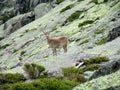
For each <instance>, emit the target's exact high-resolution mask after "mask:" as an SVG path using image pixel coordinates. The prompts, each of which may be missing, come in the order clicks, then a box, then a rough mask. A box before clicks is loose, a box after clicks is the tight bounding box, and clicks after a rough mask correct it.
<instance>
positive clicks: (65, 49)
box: [63, 44, 67, 53]
mask: <svg viewBox="0 0 120 90" xmlns="http://www.w3.org/2000/svg"><path fill="white" fill-rule="evenodd" d="M63 49H64V53H66V52H67V44H66V45H64V46H63Z"/></svg>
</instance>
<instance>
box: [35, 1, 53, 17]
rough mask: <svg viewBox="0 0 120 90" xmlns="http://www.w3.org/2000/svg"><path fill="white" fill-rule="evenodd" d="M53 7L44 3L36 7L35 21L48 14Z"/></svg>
mask: <svg viewBox="0 0 120 90" xmlns="http://www.w3.org/2000/svg"><path fill="white" fill-rule="evenodd" d="M52 8H53V7H52V5H51V4H50V3H42V4H39V5H37V6H36V7H35V10H34V12H35V19H38V18H40V17H42V16H43V15H45V14H46V13H48V12H49V11H50V10H51V9H52Z"/></svg>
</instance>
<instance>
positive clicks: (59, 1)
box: [56, 0, 65, 4]
mask: <svg viewBox="0 0 120 90" xmlns="http://www.w3.org/2000/svg"><path fill="white" fill-rule="evenodd" d="M63 1H65V0H56V4H60V3H62V2H63Z"/></svg>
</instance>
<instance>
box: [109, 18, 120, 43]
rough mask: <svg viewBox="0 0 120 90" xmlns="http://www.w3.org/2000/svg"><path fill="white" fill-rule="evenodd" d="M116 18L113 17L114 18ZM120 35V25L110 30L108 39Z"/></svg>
mask: <svg viewBox="0 0 120 90" xmlns="http://www.w3.org/2000/svg"><path fill="white" fill-rule="evenodd" d="M114 19H115V18H113V20H114ZM119 36H120V26H118V27H115V28H113V29H112V30H111V31H109V34H108V40H107V41H112V40H114V39H115V38H117V37H119Z"/></svg>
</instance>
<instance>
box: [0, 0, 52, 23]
mask: <svg viewBox="0 0 120 90" xmlns="http://www.w3.org/2000/svg"><path fill="white" fill-rule="evenodd" d="M52 1H53V0H2V1H0V21H2V23H5V22H6V21H7V20H9V19H10V18H12V17H14V16H16V15H19V14H24V13H28V12H30V11H33V10H34V8H35V7H36V6H37V5H38V4H40V3H47V2H52Z"/></svg>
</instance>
